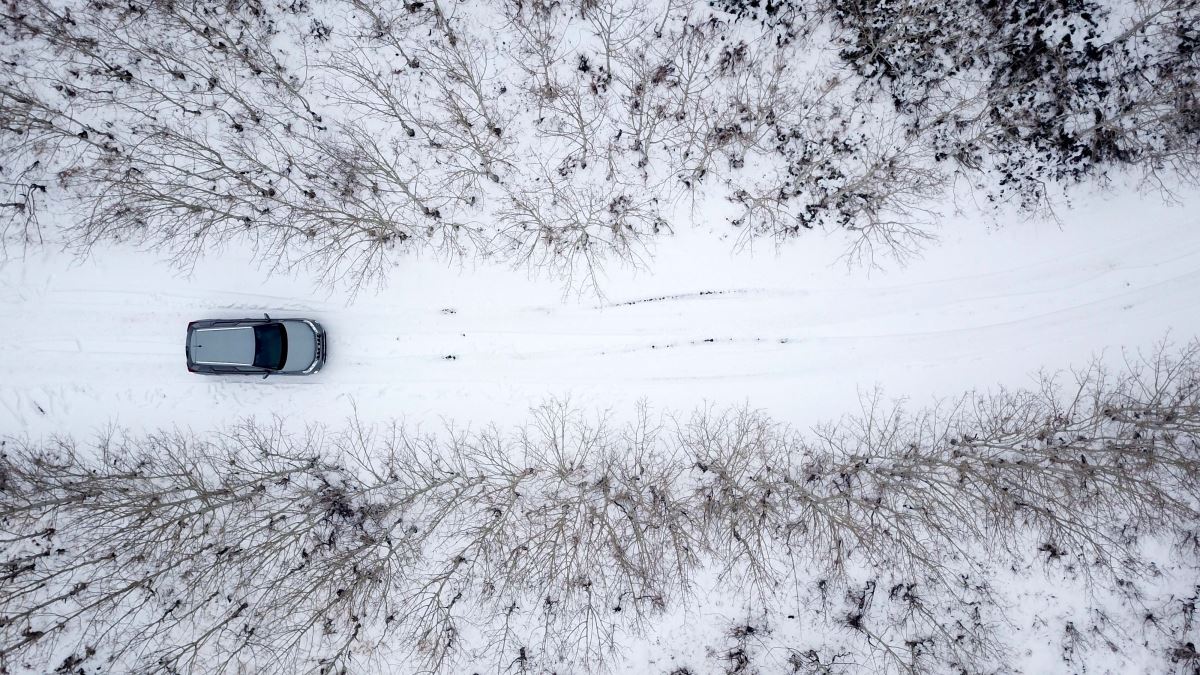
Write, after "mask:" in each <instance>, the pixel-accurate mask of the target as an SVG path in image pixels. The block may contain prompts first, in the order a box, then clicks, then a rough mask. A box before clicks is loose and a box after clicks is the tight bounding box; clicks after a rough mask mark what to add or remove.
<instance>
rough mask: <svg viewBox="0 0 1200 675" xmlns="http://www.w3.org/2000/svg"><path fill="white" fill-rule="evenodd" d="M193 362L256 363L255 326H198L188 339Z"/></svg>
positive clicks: (227, 364) (247, 364)
mask: <svg viewBox="0 0 1200 675" xmlns="http://www.w3.org/2000/svg"><path fill="white" fill-rule="evenodd" d="M188 349H189V353H190V354H191V356H192V362H193V363H197V364H203V365H208V366H249V365H253V363H254V327H253V326H217V327H213V328H197V329H195V330H193V331H192V334H191V337H190V338H189V340H188Z"/></svg>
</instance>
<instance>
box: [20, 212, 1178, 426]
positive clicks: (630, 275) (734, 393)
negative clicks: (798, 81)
mask: <svg viewBox="0 0 1200 675" xmlns="http://www.w3.org/2000/svg"><path fill="white" fill-rule="evenodd" d="M1074 202H1075V203H1074V205H1073V206H1072V207H1070V208H1060V210H1059V212H1058V216H1059V218H1060V222H1059V223H1055V222H1052V221H1049V220H1046V219H1036V218H1035V219H1030V220H1026V221H1022V220H1013V221H1012V222H1006V223H1004V227H1002V228H999V227H995V223H993V222H992V221H991V220H990V218H989V216H987V215H983V214H979V213H971V214H967V215H961V216H959V217H957V218H954V219H947V222H946V223H945V225H944V228H943V233H942V241H940V242H938V243H935V244H934V245H932V246H931V247H930V249H929V250H928V251H926V252H925V254H924V255H922V256H920V257H919V258H916V259H914V260H912V261H911V262H910V263H909V264H907V266H905V267H896V266H895V265H892V266H891V268H889V269H882V270H880V269H876V270H871V269H863V268H850V269H847V267H846V266H845V265H843V264H840V263H831V262H830V261H832V260H835V259H836V258H837V255H838V253H839V252H840V250H839V248H838V246H839V245H840V244H839V243H835V242H830V241H823V240H821V239H818V238H815V237H814V238H810V239H808V240H804V241H800V242H795V243H792V244H788V245H786V246H784V247H783V248H782V249H779V250H776V249H774V248H772V247H771V246H770V245H760V247H759V248H758V249H756V250H753V251H751V250H744V249H741V250H735V247H734V244H733V243H731V242H730V241H728V240H722V239H721V238H720V237H719V236H717V234H714V233H713V232H712V231H707V230H706V229H705V228H704V226H703V224H701V225H700V226H698V227H697V229H696V230H694V231H688V232H682V233H680V234H679V235H678V236H676V237H673V238H670V239H666V240H664V241H663V242H662V243H661V244H660V245H659V247H658V248H657V250H656V254H655V257H654V259H653V260H652V262H651V264H650V265H649V267H648V269H642V270H629V269H620V268H617V269H613V270H611V272H610V274H609V276H608V279H607V280H606V282H605V283H604V286H603V291H604V296H603V297H600V298H598V297H596V296H595V295H593V294H587V293H585V294H579V293H574V294H567V295H565V296H564V293H563V287H562V284H561V283H560V282H559V281H558V280H556V279H546V278H539V277H537V276H531V275H530V274H528V273H527V272H526V271H525V270H522V269H516V270H514V269H512V268H509V267H504V266H497V265H488V264H478V265H473V264H470V263H466V264H463V265H452V266H448V265H446V264H444V263H440V262H436V261H433V260H428V259H420V258H417V259H413V260H409V261H407V262H406V263H404V264H402V265H401V266H400V267H399V268H398V269H397V270H396V272H395V274H394V275H393V277H392V279H391V280H390V281H389V283H388V284H387V287H386V288H385V289H383V290H381V291H378V292H375V291H372V290H367V291H364V292H362V293H361V294H359V295H358V296H357V297H353V298H350V297H348V296H347V294H346V293H345V292H343V291H341V290H340V289H338V290H333V291H330V290H326V289H322V288H320V287H317V286H316V282H315V281H313V280H312V279H308V278H304V277H275V278H267V277H266V275H265V274H263V273H262V272H260V271H259V270H258V269H257V268H256V262H255V261H254V260H253V259H252V258H250V257H249V256H247V255H245V254H244V253H242V252H239V251H238V250H236V249H233V248H230V249H227V250H224V251H222V252H221V253H220V254H219V255H218V254H213V255H210V256H206V257H204V258H202V259H201V260H200V262H199V263H198V264H197V265H196V267H195V269H194V270H193V271H192V272H191V273H190V274H181V273H179V272H178V271H177V270H174V269H173V268H171V267H170V266H169V265H168V264H167V263H166V262H165V261H164V260H162V259H161V257H156V256H155V255H153V254H151V255H146V254H142V253H139V252H135V251H130V250H125V249H118V248H114V249H111V250H103V251H98V252H97V253H96V255H94V256H93V257H92V258H90V259H88V260H84V261H82V262H81V261H78V260H76V259H75V258H74V257H73V256H70V255H68V254H64V253H59V252H56V251H53V250H45V251H42V250H34V251H31V252H30V253H29V254H28V255H27V256H26V257H25V258H23V259H16V260H12V261H10V262H8V263H7V264H5V265H4V266H3V267H0V316H3V319H2V323H3V330H2V331H0V403H2V404H3V406H2V407H0V416H2V417H0V427H3V428H4V429H6V430H8V431H10V432H29V433H34V434H43V433H47V432H55V431H60V432H62V431H67V432H74V433H85V434H86V433H91V432H94V431H97V430H99V429H102V428H104V427H106V426H107V425H110V424H118V425H134V426H147V427H159V426H173V425H180V426H187V427H192V428H196V429H198V430H199V429H205V428H208V427H212V426H219V425H222V424H225V423H227V422H229V421H230V420H232V419H235V418H237V417H241V416H260V417H261V416H271V415H280V416H283V417H286V418H288V419H289V420H290V421H293V422H296V423H301V422H304V421H311V420H322V421H329V422H336V421H340V420H341V419H343V418H345V417H347V416H349V415H350V414H352V412H353V410H354V408H355V407H357V409H358V411H359V414H360V415H362V416H363V417H364V418H366V419H383V418H391V417H396V418H402V419H408V420H413V421H419V422H423V423H426V424H435V425H436V424H437V423H436V420H438V419H439V418H447V419H455V420H459V421H463V420H470V421H471V423H474V424H479V423H485V422H498V423H501V424H506V423H510V422H514V421H519V420H521V419H523V418H524V416H525V415H526V413H527V411H528V409H529V408H530V407H532V406H534V405H537V404H538V403H541V402H542V401H544V400H545V399H546V398H548V397H557V398H569V399H571V400H572V401H573V402H574V403H576V404H577V405H580V406H581V407H583V408H585V409H609V410H611V411H612V412H613V413H614V414H617V415H623V414H627V413H629V412H630V411H632V409H633V407H634V405H635V404H636V402H637V401H639V400H642V399H645V400H647V401H649V402H652V403H653V405H654V406H656V407H659V408H661V409H667V410H690V409H692V408H694V407H695V406H697V405H702V404H705V403H710V404H718V405H720V404H741V403H748V404H749V405H751V406H754V407H758V408H762V409H764V410H766V411H768V412H770V413H771V414H773V415H774V416H776V417H777V418H779V419H781V420H786V421H788V422H789V423H792V424H795V425H797V426H800V427H804V426H807V425H809V424H812V423H816V422H818V421H821V420H824V419H828V418H835V417H838V416H840V415H842V414H844V413H847V412H853V411H854V410H855V409H856V408H857V402H858V399H859V394H860V393H861V392H863V391H866V390H870V389H872V388H874V387H881V388H882V389H883V391H884V393H885V394H886V395H888V396H894V397H901V396H903V397H907V398H908V399H910V400H911V401H912V402H913V403H914V404H917V405H922V404H925V403H929V402H931V401H932V399H933V398H934V397H943V396H952V395H956V394H958V393H960V392H962V391H966V390H969V389H973V388H984V389H986V388H989V387H994V386H997V385H1004V386H1011V387H1019V386H1026V385H1029V384H1031V382H1032V379H1031V375H1033V374H1034V373H1036V371H1038V370H1039V369H1048V370H1059V369H1067V368H1071V367H1081V366H1084V365H1086V362H1087V360H1088V359H1089V358H1090V357H1091V356H1103V357H1104V359H1105V360H1106V361H1107V362H1109V363H1113V364H1119V363H1120V362H1121V359H1122V358H1123V352H1124V351H1133V352H1136V351H1137V350H1146V349H1149V348H1150V347H1152V346H1153V344H1154V343H1156V342H1158V341H1160V340H1162V339H1163V338H1164V336H1168V337H1169V338H1171V339H1173V340H1174V341H1176V342H1186V341H1187V340H1189V339H1191V338H1192V337H1193V336H1195V335H1197V334H1200V311H1198V309H1200V291H1197V289H1198V288H1200V221H1198V220H1197V216H1196V215H1195V205H1196V204H1197V203H1200V201H1198V199H1197V195H1195V194H1186V195H1183V199H1182V200H1181V203H1179V204H1176V205H1174V206H1172V205H1164V204H1163V203H1162V202H1161V201H1160V200H1159V199H1158V198H1157V196H1156V195H1139V194H1137V193H1135V192H1133V191H1125V192H1124V193H1121V192H1118V193H1116V194H1111V193H1110V194H1098V195H1096V194H1087V193H1082V192H1081V193H1080V194H1078V195H1077V196H1076V197H1075V199H1074ZM713 229H719V228H713ZM264 311H265V312H270V313H271V314H272V316H276V317H282V316H288V315H296V316H310V317H313V318H316V319H318V320H320V321H321V322H322V323H323V324H324V325H325V326H326V328H327V330H328V331H329V334H330V340H331V342H330V345H331V346H330V353H331V356H330V358H329V361H328V364H327V365H326V366H325V368H324V369H323V370H322V371H321V372H320V373H319V374H317V375H316V376H312V377H306V378H285V377H278V378H273V379H269V380H267V381H261V380H259V379H257V378H247V379H238V378H234V379H227V378H211V377H202V376H197V375H192V374H190V373H188V372H187V370H186V369H185V366H184V357H183V334H184V329H185V327H186V324H187V322H188V321H191V320H195V319H202V318H239V317H253V316H258V315H260V314H261V313H262V312H264Z"/></svg>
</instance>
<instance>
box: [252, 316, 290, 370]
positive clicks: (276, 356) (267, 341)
mask: <svg viewBox="0 0 1200 675" xmlns="http://www.w3.org/2000/svg"><path fill="white" fill-rule="evenodd" d="M285 361H287V331H285V330H284V329H283V325H282V324H278V323H268V324H263V325H261V326H255V327H254V365H255V366H256V367H258V368H267V369H269V370H279V369H280V368H282V367H283V364H284V362H285Z"/></svg>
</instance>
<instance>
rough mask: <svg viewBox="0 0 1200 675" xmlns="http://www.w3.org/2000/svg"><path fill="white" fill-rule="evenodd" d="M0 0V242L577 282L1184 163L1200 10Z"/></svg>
mask: <svg viewBox="0 0 1200 675" xmlns="http://www.w3.org/2000/svg"><path fill="white" fill-rule="evenodd" d="M3 12H4V13H3V20H2V21H0V58H2V59H3V62H4V69H3V75H2V76H0V119H2V120H3V124H2V125H0V127H2V128H0V158H2V161H0V184H2V185H3V187H4V191H5V195H4V197H3V201H2V202H0V204H2V206H0V209H2V211H3V216H4V221H3V222H4V236H3V240H4V241H5V242H6V243H7V244H21V243H25V244H28V243H29V242H36V241H41V240H42V239H43V238H44V237H45V232H44V229H43V225H44V224H45V223H46V222H54V223H63V224H65V225H66V229H67V232H66V237H67V239H68V240H69V241H71V242H73V243H74V244H76V245H77V246H79V247H80V248H81V249H84V250H86V249H87V248H89V247H90V246H93V245H94V244H96V243H97V242H100V241H105V240H108V239H119V240H130V241H134V242H138V243H141V244H144V245H148V246H162V247H165V248H166V249H167V250H169V251H171V252H172V253H173V254H174V255H175V256H176V257H177V259H178V261H179V262H180V263H181V264H188V263H190V262H191V261H192V260H194V258H195V256H197V255H200V254H201V253H203V252H204V251H207V250H210V249H213V248H214V247H218V246H220V245H223V244H229V243H233V244H234V245H239V246H253V247H256V248H257V249H258V251H259V252H260V254H261V257H262V259H263V260H265V261H267V264H269V265H275V266H280V267H290V266H293V265H303V266H307V267H310V268H312V269H313V270H315V271H317V272H319V273H321V274H323V275H325V276H326V277H327V278H329V279H332V280H342V281H345V282H347V283H349V284H350V285H352V286H356V285H358V284H361V283H363V282H371V281H378V280H381V279H382V278H383V277H384V276H385V275H386V271H387V269H388V268H389V267H390V266H391V265H392V264H394V261H395V260H396V259H397V258H398V257H399V256H402V255H403V254H404V253H405V252H409V251H413V250H417V249H421V248H429V247H432V248H434V249H437V250H439V251H442V252H444V253H446V254H448V255H459V254H479V255H489V256H494V257H497V258H501V259H505V260H512V261H522V262H526V263H529V264H531V265H534V266H544V267H547V268H549V269H552V270H554V271H555V272H557V273H560V274H562V275H564V276H566V277H568V278H570V279H572V280H574V281H578V282H581V283H584V284H594V283H595V277H594V275H595V273H596V272H597V270H598V269H599V268H600V266H601V265H602V264H603V263H604V261H605V260H612V259H616V260H626V261H638V260H641V258H642V256H643V255H644V252H645V250H646V247H647V246H648V245H649V243H650V242H652V241H653V240H654V239H655V237H657V236H659V235H661V234H664V233H667V232H670V231H672V230H673V229H677V228H679V227H680V226H681V225H684V224H690V223H692V222H693V221H694V220H696V219H697V218H698V217H701V214H702V218H701V219H702V220H704V221H706V222H708V221H724V222H726V223H727V224H728V225H729V226H730V227H731V228H733V229H734V231H735V233H736V234H737V236H738V237H755V236H768V237H773V238H787V237H792V236H796V235H799V234H801V233H803V232H806V231H808V230H810V229H812V230H830V231H841V232H844V233H846V234H847V235H848V242H849V245H850V246H851V252H852V253H853V254H855V255H857V256H860V257H863V258H867V259H873V258H874V257H875V256H876V255H878V254H880V253H885V254H892V255H905V254H907V253H911V252H912V251H913V250H915V248H916V247H918V246H919V245H920V244H921V242H922V241H923V240H924V239H926V238H928V236H929V229H928V225H929V224H930V223H932V222H934V220H935V218H936V214H935V213H934V211H935V210H936V207H937V205H938V204H939V203H940V202H941V201H943V200H944V199H945V198H946V196H947V191H948V190H950V188H951V186H952V185H954V184H959V185H962V184H964V183H966V184H971V185H974V186H975V189H976V190H978V191H979V192H981V193H984V194H987V195H988V196H989V197H991V198H992V199H993V200H996V201H998V202H1009V201H1015V202H1017V203H1019V204H1021V205H1023V206H1025V207H1027V208H1036V207H1038V206H1039V205H1042V204H1044V203H1045V200H1046V198H1047V195H1048V191H1049V190H1051V189H1053V188H1054V187H1055V186H1059V185H1063V184H1069V183H1071V182H1074V181H1080V180H1085V179H1087V180H1093V179H1103V177H1104V176H1105V174H1106V172H1108V171H1110V170H1113V169H1120V170H1126V169H1133V170H1134V171H1135V172H1140V174H1141V176H1142V177H1143V178H1144V179H1145V180H1146V181H1147V182H1148V184H1150V185H1152V186H1154V187H1159V188H1164V189H1168V190H1169V189H1171V188H1172V187H1173V186H1175V185H1177V184H1178V183H1179V181H1194V179H1195V178H1196V176H1197V174H1196V167H1197V148H1198V147H1200V117H1198V116H1200V112H1198V107H1197V97H1196V92H1197V66H1198V65H1200V56H1197V50H1196V48H1197V41H1198V30H1200V29H1197V26H1198V25H1200V11H1198V9H1197V3H1196V0H1141V1H1139V2H1135V3H1124V2H1113V3H1102V2H1098V1H1096V0H1061V1H1056V2H1036V1H1034V0H1006V1H998V0H988V1H983V0H950V1H949V2H946V1H942V0H853V1H851V2H837V3H822V2H813V3H799V2H790V1H787V0H781V1H780V2H775V1H774V0H771V1H767V2H765V3H761V2H757V1H756V2H752V3H746V2H742V1H741V0H717V1H716V2H715V3H714V5H713V6H711V7H710V6H709V5H708V4H704V3H692V2H683V1H680V0H661V1H658V2H650V3H644V2H638V3H632V2H628V1H627V0H600V1H595V2H594V1H588V2H582V3H560V2H550V1H547V0H470V1H467V2H457V3H445V2H441V1H434V2H357V1H356V0H329V1H327V2H317V3H309V2H303V1H301V2H286V3H285V2H280V1H278V0H271V1H262V0H257V1H254V2H224V1H222V0H203V1H199V2H122V3H110V2H103V1H93V2H65V1H59V0H29V1H21V2H15V1H11V0H10V1H9V2H6V3H5V4H4V10H3ZM956 178H965V179H966V180H965V181H956V180H955V179H956ZM52 229H54V230H55V232H54V238H57V237H58V236H59V234H60V233H59V232H58V231H57V227H55V228H52Z"/></svg>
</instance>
